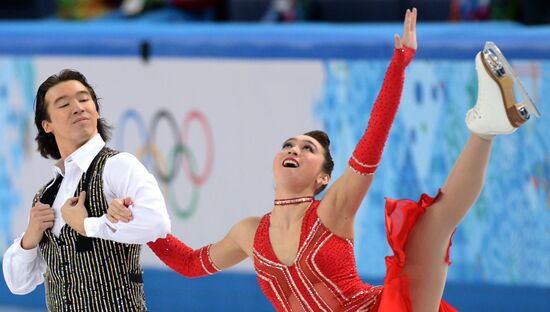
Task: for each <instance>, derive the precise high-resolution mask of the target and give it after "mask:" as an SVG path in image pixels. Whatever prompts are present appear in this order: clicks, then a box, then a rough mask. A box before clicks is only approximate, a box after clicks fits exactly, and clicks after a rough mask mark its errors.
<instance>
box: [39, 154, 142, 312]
mask: <svg viewBox="0 0 550 312" xmlns="http://www.w3.org/2000/svg"><path fill="white" fill-rule="evenodd" d="M117 153H118V152H116V151H114V150H111V149H109V148H106V147H105V148H103V149H102V150H101V151H100V152H99V153H98V154H97V155H96V157H95V158H94V160H93V161H92V163H91V164H90V167H89V168H88V170H87V171H86V172H85V173H84V174H83V175H82V178H81V179H80V182H79V184H78V187H77V189H76V191H75V195H74V196H78V194H80V192H81V191H82V190H86V202H85V206H86V210H87V211H88V216H89V217H100V216H102V215H103V214H105V213H106V211H107V208H108V203H107V201H106V199H105V195H104V193H103V169H104V168H105V161H106V160H107V159H108V158H109V157H111V156H113V155H116V154H117ZM49 184H51V183H48V184H47V185H49ZM48 190H49V191H48ZM56 195H57V189H53V190H50V189H49V188H48V189H46V186H45V187H43V188H42V189H41V190H40V191H38V193H37V194H36V196H35V198H34V200H33V206H34V204H35V203H36V202H37V201H38V200H41V202H43V203H46V204H50V205H52V204H53V200H54V199H55V196H56ZM39 246H40V253H41V254H42V257H43V258H44V260H45V261H46V264H47V269H46V273H45V275H44V280H45V287H46V303H47V305H48V310H50V311H109V312H110V311H146V310H147V308H146V306H145V297H144V294H143V280H142V269H141V266H140V263H139V258H140V251H141V245H136V244H122V243H117V242H114V241H109V240H104V239H99V238H89V237H85V236H82V235H80V234H78V233H77V232H76V231H74V230H73V229H72V228H71V227H69V226H68V225H65V226H64V227H63V228H62V229H61V233H60V234H59V237H56V236H55V235H54V234H53V233H52V232H51V230H47V231H46V232H45V233H44V238H43V239H42V241H41V242H40V245H39Z"/></svg>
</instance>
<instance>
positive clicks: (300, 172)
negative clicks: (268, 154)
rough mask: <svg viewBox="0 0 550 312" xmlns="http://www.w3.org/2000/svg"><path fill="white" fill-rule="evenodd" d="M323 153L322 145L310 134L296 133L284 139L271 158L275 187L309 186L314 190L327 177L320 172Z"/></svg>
mask: <svg viewBox="0 0 550 312" xmlns="http://www.w3.org/2000/svg"><path fill="white" fill-rule="evenodd" d="M324 155H325V149H324V148H323V146H321V144H319V142H317V140H315V139H314V138H312V137H310V136H307V135H298V136H295V137H293V138H290V139H288V140H286V141H285V142H284V143H283V145H282V147H281V150H280V151H279V152H277V154H275V158H274V159H273V175H274V178H275V182H276V184H277V187H280V186H287V187H298V188H304V187H309V186H311V187H313V191H315V190H316V189H317V187H318V186H319V183H325V182H324V179H326V178H325V176H326V177H328V175H327V174H325V173H323V172H322V167H323V162H324V161H325V156H324ZM326 183H328V179H327V181H326ZM298 191H301V189H300V190H298Z"/></svg>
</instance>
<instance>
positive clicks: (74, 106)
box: [42, 80, 99, 150]
mask: <svg viewBox="0 0 550 312" xmlns="http://www.w3.org/2000/svg"><path fill="white" fill-rule="evenodd" d="M45 99H46V103H45V104H46V105H47V107H46V110H47V112H48V115H49V116H50V120H49V121H48V120H43V121H42V127H43V128H44V131H46V133H53V135H54V136H55V140H56V142H57V145H58V146H59V148H60V149H61V148H65V149H67V148H68V149H71V150H75V149H77V148H79V147H80V146H82V145H83V144H84V143H86V142H87V141H88V140H89V139H91V138H92V137H93V136H94V135H96V134H97V120H98V119H99V113H98V112H97V109H96V103H94V101H93V99H92V96H91V95H90V93H89V92H88V89H87V88H86V87H85V86H84V85H83V84H82V83H80V82H79V81H77V80H68V81H64V82H60V83H58V84H56V85H55V86H53V87H51V88H50V89H49V90H48V91H47V92H46V96H45Z"/></svg>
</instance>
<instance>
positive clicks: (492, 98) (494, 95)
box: [466, 42, 540, 138]
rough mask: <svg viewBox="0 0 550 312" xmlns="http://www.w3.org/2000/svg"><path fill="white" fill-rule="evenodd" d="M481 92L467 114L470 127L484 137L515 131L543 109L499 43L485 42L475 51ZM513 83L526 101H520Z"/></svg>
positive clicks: (538, 115)
mask: <svg viewBox="0 0 550 312" xmlns="http://www.w3.org/2000/svg"><path fill="white" fill-rule="evenodd" d="M476 71H477V78H478V93H477V103H476V105H475V106H474V107H473V108H472V109H470V110H469V111H468V113H467V114H466V125H467V126H468V129H470V131H472V132H474V133H476V134H478V135H479V136H481V137H484V138H491V137H493V136H494V135H497V134H507V133H512V132H514V131H516V129H517V128H518V127H519V126H521V125H522V124H523V123H524V122H525V121H527V120H528V119H529V117H530V116H531V114H532V115H534V116H536V117H540V113H539V111H538V109H537V107H536V106H535V104H534V103H533V101H532V100H531V98H530V97H529V95H528V94H527V91H525V88H524V87H523V85H522V84H521V81H520V80H519V79H518V77H517V75H516V74H515V73H514V70H513V69H512V66H510V64H509V63H508V61H507V60H506V58H505V57H504V55H502V53H501V52H500V50H499V49H498V47H497V46H496V45H495V44H494V43H492V42H486V43H485V47H484V49H483V51H482V52H479V53H478V54H477V55H476ZM514 84H515V86H516V87H517V89H518V92H519V93H520V95H521V97H522V100H523V102H521V103H518V102H517V101H516V96H515V93H514Z"/></svg>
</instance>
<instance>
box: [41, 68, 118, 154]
mask: <svg viewBox="0 0 550 312" xmlns="http://www.w3.org/2000/svg"><path fill="white" fill-rule="evenodd" d="M69 80H76V81H78V82H80V83H81V84H83V85H84V86H85V87H86V89H88V92H89V93H90V96H91V97H92V100H93V101H94V103H95V108H96V110H97V112H98V113H99V102H98V99H97V96H96V94H95V91H94V89H93V88H92V86H90V84H89V83H88V81H87V80H86V77H84V75H82V74H81V73H80V72H78V71H76V70H70V69H64V70H62V71H60V72H59V74H57V75H51V76H50V77H48V79H46V80H45V81H44V82H43V83H42V84H41V85H40V87H38V91H37V92H36V99H35V109H34V124H35V125H36V130H38V134H37V135H36V138H35V140H36V143H38V148H37V150H38V151H39V152H40V155H42V156H43V157H44V158H48V157H51V158H53V159H60V158H61V154H60V153H59V148H58V146H57V142H56V141H55V137H54V135H53V134H52V133H46V131H44V128H43V127H42V121H43V120H47V121H51V120H50V116H49V115H48V103H46V93H47V92H48V90H50V88H52V87H53V86H55V85H57V84H59V83H61V82H65V81H69ZM97 131H98V133H99V134H100V135H101V137H102V138H103V140H104V141H105V142H107V141H109V139H110V138H111V126H110V125H109V124H107V122H106V121H105V120H103V118H99V119H98V121H97Z"/></svg>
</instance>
